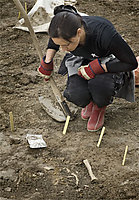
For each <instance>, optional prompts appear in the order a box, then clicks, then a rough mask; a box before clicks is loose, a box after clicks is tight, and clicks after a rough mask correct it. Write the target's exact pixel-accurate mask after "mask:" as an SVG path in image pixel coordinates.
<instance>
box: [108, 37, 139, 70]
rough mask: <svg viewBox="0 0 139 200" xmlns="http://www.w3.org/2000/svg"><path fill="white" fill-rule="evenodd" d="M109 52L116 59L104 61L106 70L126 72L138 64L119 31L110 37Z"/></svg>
mask: <svg viewBox="0 0 139 200" xmlns="http://www.w3.org/2000/svg"><path fill="white" fill-rule="evenodd" d="M109 53H110V54H113V55H114V56H115V57H116V59H114V60H112V61H109V62H107V63H106V67H107V70H108V72H127V71H132V70H134V69H136V68H137V66H138V63H137V60H136V57H135V55H134V53H133V51H132V50H131V48H130V47H129V45H128V44H127V43H126V41H125V40H124V39H123V38H122V37H121V36H120V34H119V33H117V34H115V35H114V37H113V38H112V40H111V43H110V45H109Z"/></svg>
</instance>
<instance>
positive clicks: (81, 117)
mask: <svg viewBox="0 0 139 200" xmlns="http://www.w3.org/2000/svg"><path fill="white" fill-rule="evenodd" d="M81 118H82V120H84V121H86V120H88V119H89V117H88V118H86V119H84V118H83V117H82V116H81Z"/></svg>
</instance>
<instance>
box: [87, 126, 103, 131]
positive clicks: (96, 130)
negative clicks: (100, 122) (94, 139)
mask: <svg viewBox="0 0 139 200" xmlns="http://www.w3.org/2000/svg"><path fill="white" fill-rule="evenodd" d="M102 127H103V126H101V127H100V128H98V129H96V130H88V129H87V130H88V131H89V132H97V131H99V130H100V129H101V128H102Z"/></svg>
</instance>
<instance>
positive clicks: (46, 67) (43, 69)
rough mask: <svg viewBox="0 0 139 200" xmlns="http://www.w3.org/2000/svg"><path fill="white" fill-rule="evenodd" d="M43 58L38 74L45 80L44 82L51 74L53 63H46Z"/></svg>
mask: <svg viewBox="0 0 139 200" xmlns="http://www.w3.org/2000/svg"><path fill="white" fill-rule="evenodd" d="M45 58H46V56H44V57H43V59H42V60H41V65H40V66H39V68H38V72H39V74H40V75H41V76H42V77H44V78H45V81H48V80H49V78H50V77H51V76H52V73H53V61H50V62H49V63H46V62H45Z"/></svg>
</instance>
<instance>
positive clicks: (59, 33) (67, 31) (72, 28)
mask: <svg viewBox="0 0 139 200" xmlns="http://www.w3.org/2000/svg"><path fill="white" fill-rule="evenodd" d="M54 15H55V16H54V17H53V18H52V20H51V23H50V26H49V30H48V33H49V35H50V37H51V38H60V37H61V38H63V39H65V40H69V39H70V38H72V37H74V36H76V34H77V30H78V28H81V27H82V25H83V21H82V17H81V16H80V15H79V14H78V13H77V10H76V8H74V7H73V6H70V5H67V6H64V5H60V6H57V7H55V9H54Z"/></svg>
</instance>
